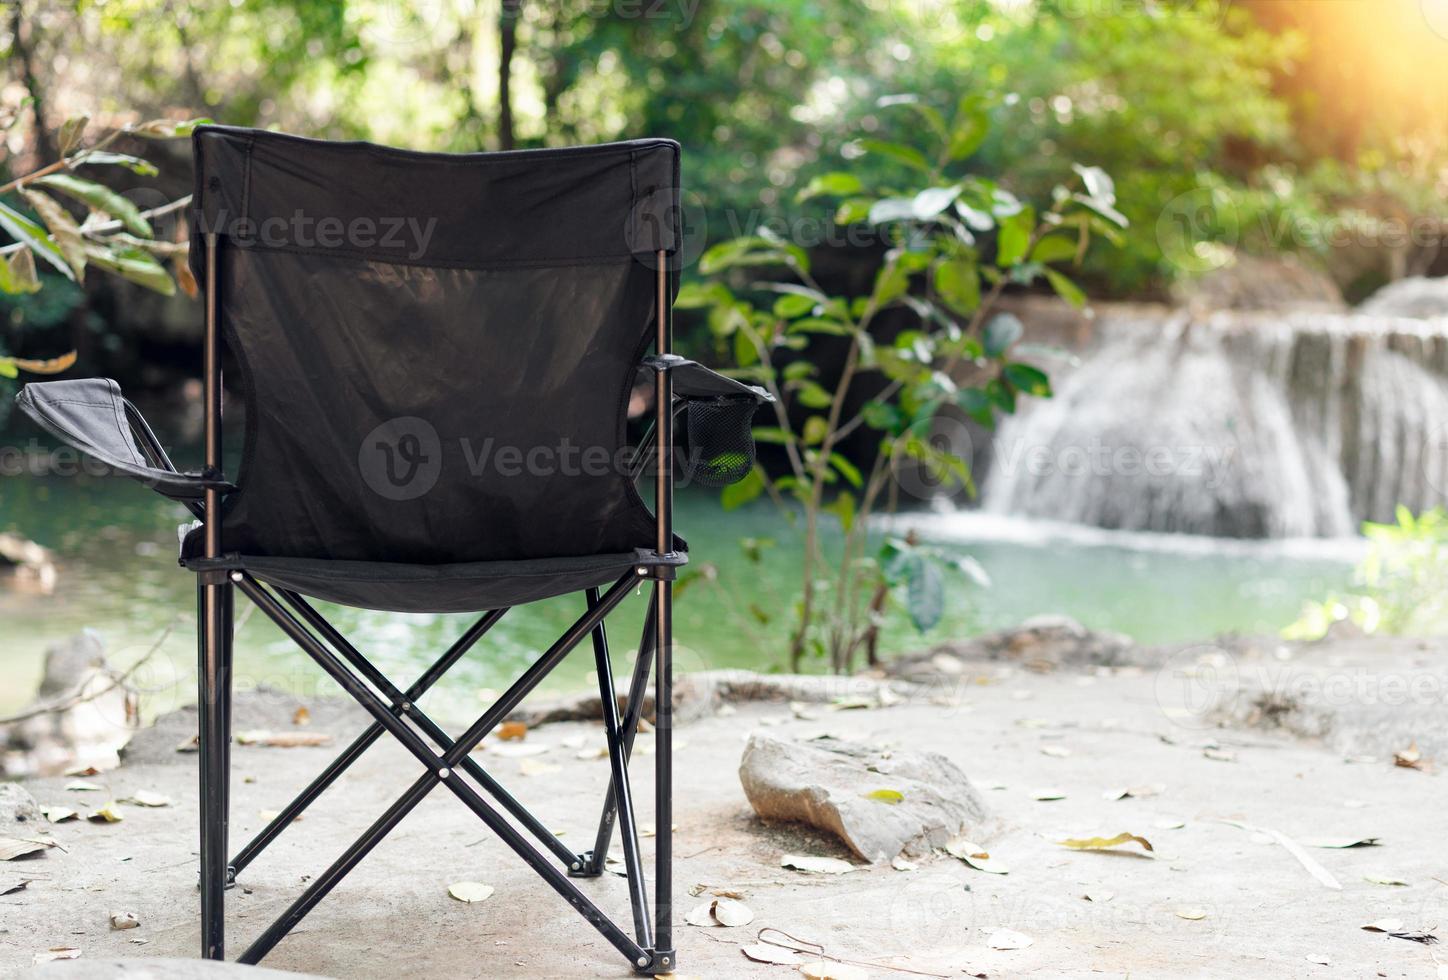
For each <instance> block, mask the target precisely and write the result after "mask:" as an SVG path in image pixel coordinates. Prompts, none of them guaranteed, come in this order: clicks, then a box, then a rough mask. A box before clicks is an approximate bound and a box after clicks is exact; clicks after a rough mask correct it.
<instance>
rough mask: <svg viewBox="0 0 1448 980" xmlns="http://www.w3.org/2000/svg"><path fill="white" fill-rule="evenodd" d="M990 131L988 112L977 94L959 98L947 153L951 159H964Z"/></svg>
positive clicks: (978, 146) (976, 148)
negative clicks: (958, 106)
mask: <svg viewBox="0 0 1448 980" xmlns="http://www.w3.org/2000/svg"><path fill="white" fill-rule="evenodd" d="M989 132H990V114H989V113H988V112H986V111H985V106H984V104H983V103H982V101H981V99H980V97H979V96H974V95H967V96H966V97H965V98H963V99H961V100H960V108H959V109H958V110H957V112H956V117H955V128H954V129H953V130H952V131H951V134H950V146H949V149H948V150H947V153H948V154H949V156H950V159H951V160H952V161H954V160H964V159H965V158H966V157H968V156H970V155H971V154H973V153H974V152H975V151H976V150H978V149H980V145H981V144H982V143H984V142H985V138H986V134H988V133H989Z"/></svg>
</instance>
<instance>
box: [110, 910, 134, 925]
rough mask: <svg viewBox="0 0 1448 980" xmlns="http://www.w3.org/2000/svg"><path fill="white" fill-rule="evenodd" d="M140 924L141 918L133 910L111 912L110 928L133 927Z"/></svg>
mask: <svg viewBox="0 0 1448 980" xmlns="http://www.w3.org/2000/svg"><path fill="white" fill-rule="evenodd" d="M140 924H141V920H140V919H138V918H137V917H136V913H134V912H112V913H111V928H112V929H135V928H136V927H137V926H139V925H140Z"/></svg>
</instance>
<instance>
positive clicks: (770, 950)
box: [739, 943, 799, 966]
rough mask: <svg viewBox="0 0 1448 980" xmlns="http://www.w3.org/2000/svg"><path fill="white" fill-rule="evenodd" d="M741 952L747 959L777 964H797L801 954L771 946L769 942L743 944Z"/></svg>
mask: <svg viewBox="0 0 1448 980" xmlns="http://www.w3.org/2000/svg"><path fill="white" fill-rule="evenodd" d="M739 952H741V953H743V954H744V956H745V958H746V959H751V960H753V961H754V962H756V963H773V964H775V965H777V966H796V965H797V964H798V963H799V954H798V953H796V952H795V951H794V950H792V949H784V948H783V947H780V946H771V945H769V944H768V943H756V944H755V945H753V946H742V947H740V949H739Z"/></svg>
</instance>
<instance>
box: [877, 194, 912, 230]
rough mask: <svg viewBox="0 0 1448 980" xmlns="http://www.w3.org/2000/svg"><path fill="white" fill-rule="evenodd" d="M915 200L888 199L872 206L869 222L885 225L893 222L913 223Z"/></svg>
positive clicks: (902, 198) (904, 198) (908, 198)
mask: <svg viewBox="0 0 1448 980" xmlns="http://www.w3.org/2000/svg"><path fill="white" fill-rule="evenodd" d="M914 219H915V199H914V198H913V197H886V198H881V199H880V200H878V201H876V202H875V203H874V204H872V205H870V214H869V222H870V224H872V225H883V224H886V223H888V222H891V221H913V220H914Z"/></svg>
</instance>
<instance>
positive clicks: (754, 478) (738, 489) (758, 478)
mask: <svg viewBox="0 0 1448 980" xmlns="http://www.w3.org/2000/svg"><path fill="white" fill-rule="evenodd" d="M763 492H764V470H763V469H762V468H761V467H759V466H755V467H754V469H752V470H750V471H749V475H748V476H746V477H745V478H744V479H742V480H740V481H739V482H738V483H732V484H730V485H729V486H727V487H725V488H724V489H723V490H722V491H720V494H719V502H720V503H721V504H723V505H724V509H725V510H735V509H736V508H739V507H743V506H744V505H745V504H747V503H749V502H750V501H751V500H753V499H754V498H756V497H758V496H759V495H760V494H761V493H763Z"/></svg>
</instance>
